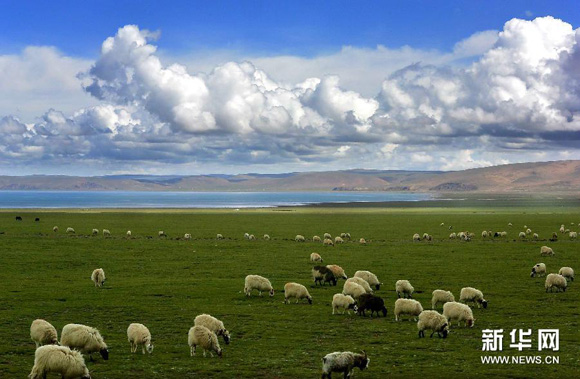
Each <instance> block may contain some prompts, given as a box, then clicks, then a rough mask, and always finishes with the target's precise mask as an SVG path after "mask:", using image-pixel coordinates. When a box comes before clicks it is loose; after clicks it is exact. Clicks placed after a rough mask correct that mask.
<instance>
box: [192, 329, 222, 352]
mask: <svg viewBox="0 0 580 379" xmlns="http://www.w3.org/2000/svg"><path fill="white" fill-rule="evenodd" d="M187 343H188V344H189V351H190V354H191V356H192V357H193V356H194V355H195V349H196V347H197V345H199V346H201V347H202V348H203V356H204V357H205V352H206V351H209V353H210V355H211V356H212V357H213V353H212V351H215V352H216V354H217V355H218V357H220V358H221V357H222V349H221V347H220V344H219V342H218V339H217V336H216V334H215V333H214V332H212V331H211V330H209V329H208V328H206V327H205V326H201V325H196V326H192V327H191V328H190V329H189V333H188V335H187Z"/></svg>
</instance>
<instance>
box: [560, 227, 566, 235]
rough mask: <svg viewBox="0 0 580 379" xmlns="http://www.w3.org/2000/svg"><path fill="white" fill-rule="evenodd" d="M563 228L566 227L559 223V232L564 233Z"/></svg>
mask: <svg viewBox="0 0 580 379" xmlns="http://www.w3.org/2000/svg"><path fill="white" fill-rule="evenodd" d="M565 228H566V227H565V226H564V225H561V226H560V233H562V234H564V231H565V230H566V229H565Z"/></svg>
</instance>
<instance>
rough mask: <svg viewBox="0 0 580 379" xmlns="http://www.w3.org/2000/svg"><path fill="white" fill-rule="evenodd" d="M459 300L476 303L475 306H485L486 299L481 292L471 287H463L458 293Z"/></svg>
mask: <svg viewBox="0 0 580 379" xmlns="http://www.w3.org/2000/svg"><path fill="white" fill-rule="evenodd" d="M459 301H461V302H462V303H473V304H477V308H481V306H483V308H484V309H485V308H487V301H486V300H485V299H484V298H483V293H482V292H481V291H480V290H478V289H475V288H473V287H464V288H462V289H461V292H460V293H459Z"/></svg>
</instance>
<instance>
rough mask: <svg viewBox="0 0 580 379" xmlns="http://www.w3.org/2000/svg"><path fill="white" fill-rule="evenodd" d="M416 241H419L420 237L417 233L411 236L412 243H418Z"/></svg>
mask: <svg viewBox="0 0 580 379" xmlns="http://www.w3.org/2000/svg"><path fill="white" fill-rule="evenodd" d="M418 241H421V236H420V235H419V233H415V234H413V242H418Z"/></svg>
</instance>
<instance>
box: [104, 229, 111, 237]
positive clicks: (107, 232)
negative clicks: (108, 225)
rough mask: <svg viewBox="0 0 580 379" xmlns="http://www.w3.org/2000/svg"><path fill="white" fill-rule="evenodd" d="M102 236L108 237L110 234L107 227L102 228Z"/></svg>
mask: <svg viewBox="0 0 580 379" xmlns="http://www.w3.org/2000/svg"><path fill="white" fill-rule="evenodd" d="M103 236H105V237H110V236H111V231H110V230H109V229H103Z"/></svg>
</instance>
